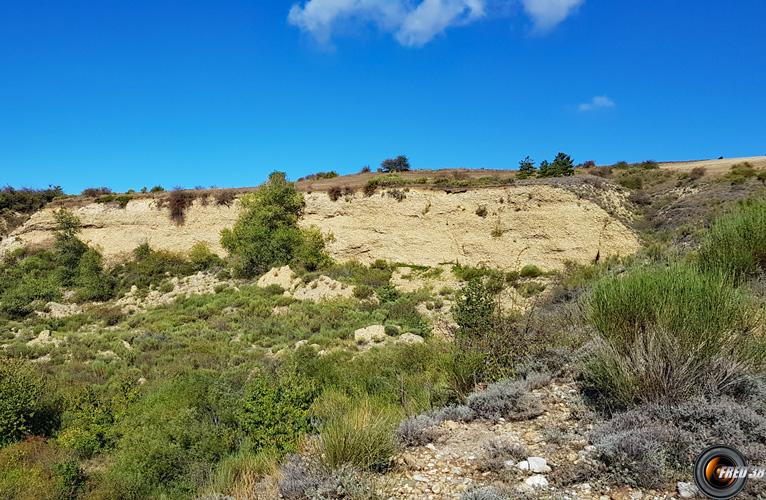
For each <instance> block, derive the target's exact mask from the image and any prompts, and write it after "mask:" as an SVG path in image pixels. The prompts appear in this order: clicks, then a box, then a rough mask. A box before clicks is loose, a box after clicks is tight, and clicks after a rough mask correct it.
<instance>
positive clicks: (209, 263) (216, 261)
mask: <svg viewBox="0 0 766 500" xmlns="http://www.w3.org/2000/svg"><path fill="white" fill-rule="evenodd" d="M189 262H190V263H191V265H192V267H193V268H194V269H195V270H197V271H207V270H210V269H215V268H220V267H222V266H223V259H221V258H220V257H219V256H218V255H216V254H215V253H213V251H212V250H210V245H208V244H207V243H205V242H203V241H199V242H197V243H195V244H194V246H192V247H191V249H190V250H189Z"/></svg>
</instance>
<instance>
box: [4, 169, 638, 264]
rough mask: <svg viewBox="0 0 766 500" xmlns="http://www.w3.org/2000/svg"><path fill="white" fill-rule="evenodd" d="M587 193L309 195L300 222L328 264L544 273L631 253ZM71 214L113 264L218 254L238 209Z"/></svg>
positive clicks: (27, 234)
mask: <svg viewBox="0 0 766 500" xmlns="http://www.w3.org/2000/svg"><path fill="white" fill-rule="evenodd" d="M585 187H586V188H591V190H592V191H601V192H600V193H598V197H600V198H599V199H601V200H607V201H606V202H604V203H598V204H597V203H596V202H594V201H590V200H591V199H594V198H593V197H587V196H583V193H582V192H581V191H577V190H576V189H570V188H566V187H562V186H557V185H553V184H550V185H549V184H541V183H531V184H524V185H515V186H508V187H504V188H486V189H475V190H466V191H464V192H457V193H448V192H445V191H441V190H428V189H408V190H406V192H405V191H398V197H400V198H401V196H402V195H403V196H404V198H403V199H401V201H397V200H396V199H395V198H394V197H392V196H391V192H390V191H386V190H382V191H378V192H377V193H375V194H374V195H372V196H370V197H367V196H364V195H363V194H361V193H356V194H353V195H349V196H346V197H344V198H341V199H339V200H337V201H332V200H331V199H330V197H329V196H328V195H327V193H324V192H311V193H307V194H306V203H307V206H306V213H305V217H304V218H303V221H302V224H304V225H315V226H318V227H319V228H320V229H321V231H322V232H323V233H324V234H326V235H327V236H328V237H329V244H328V247H329V250H330V252H331V254H332V256H333V257H334V258H337V259H340V260H348V259H356V260H359V261H361V262H372V261H374V260H376V259H386V260H389V261H394V262H406V263H410V264H420V265H429V266H431V265H436V264H439V263H443V262H459V263H461V264H470V265H483V264H486V265H491V266H493V267H498V268H506V269H516V268H519V267H521V266H523V265H525V264H535V265H538V266H540V267H542V268H544V269H546V270H551V269H559V268H561V267H563V265H564V263H565V262H566V261H575V262H588V261H593V260H594V259H596V258H597V256H600V257H601V258H604V257H607V256H609V255H614V254H620V255H627V254H630V253H633V252H634V251H636V250H637V249H638V247H639V241H638V239H637V237H636V235H635V234H634V233H633V232H632V231H631V230H630V229H629V228H628V227H627V226H626V225H625V224H624V223H623V222H622V221H621V220H620V218H619V217H616V216H614V215H612V214H621V213H622V215H625V214H626V212H625V210H624V206H623V201H622V194H621V193H620V192H619V191H615V190H611V188H603V187H602V188H601V189H599V190H597V189H596V188H592V187H590V186H585ZM578 189H582V186H579V188H578ZM602 207H606V209H605V208H602ZM54 208H55V207H49V208H46V209H44V210H42V211H40V212H38V213H36V214H34V215H33V216H32V217H31V218H30V219H29V220H28V221H27V222H26V223H25V224H24V225H23V226H22V227H20V228H18V229H17V230H15V231H14V232H13V233H12V234H11V235H10V236H9V237H8V238H5V239H4V240H3V242H2V245H1V246H0V251H8V250H9V249H12V248H15V247H18V246H20V245H22V244H31V245H43V244H46V242H49V241H50V240H51V238H52V229H53V227H54V224H53V210H54ZM607 210H609V211H607ZM73 211H74V213H75V214H76V215H77V216H78V217H79V218H80V220H81V221H82V223H83V231H82V235H81V237H82V239H83V240H85V241H86V242H88V243H89V244H91V245H95V246H97V247H99V248H100V249H101V251H102V252H103V253H104V255H105V257H106V258H107V259H109V260H116V259H118V258H119V257H120V256H122V255H125V254H127V253H128V252H130V251H131V250H133V249H134V248H135V247H136V246H138V245H140V244H142V243H149V245H151V246H152V247H153V248H157V249H167V250H172V251H177V252H178V251H185V250H188V249H189V248H191V247H192V246H193V245H194V244H195V243H198V242H205V243H207V244H209V245H210V247H211V249H213V250H214V251H215V252H217V253H219V254H223V253H224V250H223V248H221V246H220V243H219V240H220V232H221V230H222V229H224V228H226V227H230V226H232V225H233V223H234V222H235V221H236V219H237V216H238V213H239V208H238V203H236V202H235V203H234V204H232V205H231V206H225V205H215V204H212V203H210V204H203V203H202V202H201V201H200V200H196V201H195V202H194V204H193V206H192V207H191V208H189V209H188V210H187V211H186V214H185V222H184V223H183V224H181V225H176V224H175V223H174V222H173V221H172V220H171V219H170V217H169V216H168V209H167V208H161V204H160V203H158V201H157V200H156V199H152V198H140V199H135V200H132V201H130V202H129V203H128V204H127V206H125V207H124V208H120V207H119V206H117V205H115V204H98V203H90V204H86V205H84V206H79V207H74V208H73Z"/></svg>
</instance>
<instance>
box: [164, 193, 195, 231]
mask: <svg viewBox="0 0 766 500" xmlns="http://www.w3.org/2000/svg"><path fill="white" fill-rule="evenodd" d="M194 198H195V196H194V193H192V192H190V191H185V190H183V189H174V190H173V191H171V192H170V196H169V197H168V206H169V208H170V219H171V220H172V221H173V222H175V223H176V225H177V226H180V225H181V224H183V223H184V221H185V220H186V210H187V209H188V208H190V207H191V206H192V204H193V203H194Z"/></svg>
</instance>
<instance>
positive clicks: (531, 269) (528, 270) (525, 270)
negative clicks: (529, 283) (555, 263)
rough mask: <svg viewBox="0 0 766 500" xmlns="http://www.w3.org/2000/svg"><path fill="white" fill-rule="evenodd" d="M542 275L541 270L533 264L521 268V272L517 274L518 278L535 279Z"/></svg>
mask: <svg viewBox="0 0 766 500" xmlns="http://www.w3.org/2000/svg"><path fill="white" fill-rule="evenodd" d="M543 274H545V273H543V270H542V269H540V268H539V267H537V266H535V265H534V264H527V265H526V266H524V267H522V268H521V271H520V272H519V276H521V277H522V278H537V277H538V276H542V275H543Z"/></svg>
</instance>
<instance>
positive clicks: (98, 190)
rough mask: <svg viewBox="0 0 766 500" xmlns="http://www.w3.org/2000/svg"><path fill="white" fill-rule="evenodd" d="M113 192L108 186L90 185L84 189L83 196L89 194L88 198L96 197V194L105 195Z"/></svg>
mask: <svg viewBox="0 0 766 500" xmlns="http://www.w3.org/2000/svg"><path fill="white" fill-rule="evenodd" d="M110 194H112V190H111V189H109V188H108V187H89V188H85V189H83V190H82V192H81V193H80V195H81V196H87V197H88V198H94V197H96V196H105V195H110Z"/></svg>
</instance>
